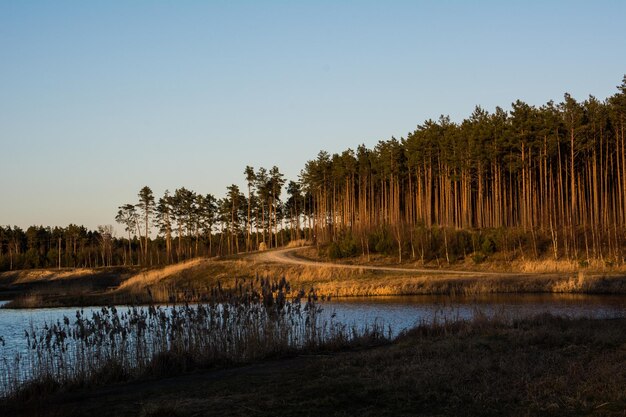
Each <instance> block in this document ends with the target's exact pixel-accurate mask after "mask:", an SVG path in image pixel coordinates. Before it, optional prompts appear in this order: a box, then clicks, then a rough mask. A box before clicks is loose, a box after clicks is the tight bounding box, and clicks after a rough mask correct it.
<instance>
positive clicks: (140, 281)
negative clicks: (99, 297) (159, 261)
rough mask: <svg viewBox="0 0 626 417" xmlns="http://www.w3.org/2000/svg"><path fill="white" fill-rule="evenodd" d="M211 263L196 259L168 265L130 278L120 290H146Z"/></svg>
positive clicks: (204, 259) (203, 259)
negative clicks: (184, 272) (147, 287)
mask: <svg viewBox="0 0 626 417" xmlns="http://www.w3.org/2000/svg"><path fill="white" fill-rule="evenodd" d="M205 262H209V261H208V260H207V259H206V258H195V259H190V260H188V261H185V262H181V263H178V264H174V265H168V266H165V267H162V268H156V269H150V270H147V271H142V272H139V273H137V274H136V275H134V276H132V277H130V278H129V279H127V280H126V281H124V282H123V283H122V285H120V289H122V290H124V289H136V288H145V287H146V286H150V285H154V284H156V283H158V282H160V281H163V280H164V279H168V278H172V277H175V276H178V275H179V274H180V273H181V272H183V271H186V270H189V269H192V268H195V267H197V266H198V265H202V264H204V263H205Z"/></svg>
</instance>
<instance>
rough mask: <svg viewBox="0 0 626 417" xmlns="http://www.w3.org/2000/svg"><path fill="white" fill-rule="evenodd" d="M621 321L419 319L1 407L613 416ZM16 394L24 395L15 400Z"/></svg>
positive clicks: (94, 411) (130, 412)
mask: <svg viewBox="0 0 626 417" xmlns="http://www.w3.org/2000/svg"><path fill="white" fill-rule="evenodd" d="M624 346H626V322H625V321H624V320H587V319H576V320H569V319H562V318H557V317H552V316H547V315H544V316H539V317H535V318H528V319H524V320H521V321H513V320H507V319H502V318H496V319H491V320H487V319H485V318H484V317H480V316H479V317H478V318H477V319H475V320H473V321H467V322H455V323H430V324H426V325H422V326H420V327H417V328H415V329H413V330H411V331H408V332H406V333H405V334H404V335H402V336H400V337H398V338H397V339H396V340H395V342H394V343H393V344H391V345H385V346H381V347H371V348H366V349H363V348H361V349H358V350H349V351H347V352H339V353H335V354H331V355H315V356H305V357H299V358H295V359H289V360H279V361H271V362H264V363H261V364H257V365H252V366H248V367H244V368H237V369H231V370H228V371H213V372H206V373H200V374H190V375H186V376H184V377H179V378H176V379H172V380H169V381H152V382H148V383H145V384H143V385H137V384H133V385H130V384H129V385H123V386H119V387H118V388H117V389H102V390H95V391H90V390H85V391H82V392H80V393H78V395H76V396H73V397H62V396H61V397H56V398H54V399H53V400H52V401H50V400H48V399H46V400H42V401H41V402H40V403H39V404H34V405H31V406H30V408H29V407H25V405H24V404H23V403H22V404H17V405H14V406H12V407H7V408H5V410H6V412H7V413H10V415H12V416H15V417H17V416H30V415H37V416H41V415H58V416H65V417H67V416H93V415H99V414H100V413H101V412H102V410H107V414H108V415H111V416H136V415H145V416H162V415H168V416H169V415H175V416H180V417H187V416H189V417H190V416H210V415H219V416H241V415H246V416H248V417H261V416H269V415H281V416H294V417H295V416H302V415H310V416H348V415H358V416H362V417H370V416H372V417H373V416H376V417H378V416H494V417H495V416H580V415H594V416H623V415H624V412H625V411H626V394H625V392H624V387H626V349H624ZM26 405H28V404H26Z"/></svg>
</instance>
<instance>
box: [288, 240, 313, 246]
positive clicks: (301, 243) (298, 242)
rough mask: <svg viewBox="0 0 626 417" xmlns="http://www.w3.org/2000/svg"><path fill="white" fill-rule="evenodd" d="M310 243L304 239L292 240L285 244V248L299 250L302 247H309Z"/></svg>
mask: <svg viewBox="0 0 626 417" xmlns="http://www.w3.org/2000/svg"><path fill="white" fill-rule="evenodd" d="M310 245H311V242H309V241H308V240H305V239H299V240H292V241H290V242H289V243H288V244H287V246H286V247H287V248H301V247H304V246H310Z"/></svg>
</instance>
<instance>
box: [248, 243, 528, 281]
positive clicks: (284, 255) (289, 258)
mask: <svg viewBox="0 0 626 417" xmlns="http://www.w3.org/2000/svg"><path fill="white" fill-rule="evenodd" d="M300 249H304V248H303V247H300V248H288V249H276V250H269V251H265V252H258V253H256V254H254V255H252V256H253V257H254V258H256V259H258V260H261V261H266V262H276V263H283V264H295V265H306V266H318V267H330V268H344V269H368V270H375V271H389V272H406V273H418V274H446V275H474V276H476V275H499V276H502V275H520V274H508V273H503V272H483V271H458V270H453V269H429V268H400V267H393V266H373V265H347V264H338V263H332V262H318V261H313V260H310V259H304V258H300V257H297V256H295V252H296V251H298V250H300Z"/></svg>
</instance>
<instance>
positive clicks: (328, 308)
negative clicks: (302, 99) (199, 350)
mask: <svg viewBox="0 0 626 417" xmlns="http://www.w3.org/2000/svg"><path fill="white" fill-rule="evenodd" d="M4 303H6V302H5V301H4V302H3V301H0V305H2V304H4ZM319 304H320V306H321V307H322V309H323V313H322V317H323V318H324V319H326V320H333V321H334V322H340V323H344V324H346V325H349V326H357V327H359V328H363V327H364V326H368V325H371V324H372V323H374V322H376V323H378V324H382V325H384V326H385V329H386V330H387V329H390V330H391V333H392V334H393V335H396V334H398V333H399V332H400V331H402V330H404V329H407V328H410V327H412V326H414V325H416V324H420V323H422V322H426V323H430V322H432V321H433V320H440V321H441V320H448V321H450V320H458V319H469V318H471V317H473V316H474V315H475V314H476V313H477V312H481V314H486V315H488V316H492V315H494V314H502V315H505V317H507V318H521V317H524V316H529V315H535V314H541V313H551V314H554V315H560V316H567V317H590V318H617V317H626V296H614V295H577V294H510V295H507V294H504V295H502V294H499V295H483V296H472V297H463V296H455V297H451V296H431V295H424V296H394V297H354V298H342V299H335V300H333V301H331V302H320V303H319ZM79 309H80V310H83V311H84V312H85V313H87V314H89V312H90V311H91V310H94V309H95V310H99V309H100V307H84V308H76V307H69V308H41V309H24V310H11V309H0V337H2V338H3V339H4V347H2V346H0V353H1V354H2V356H4V357H7V356H13V355H14V354H15V353H18V352H24V351H25V350H26V342H25V337H24V332H25V331H28V330H30V328H31V326H34V327H38V328H41V327H43V325H44V324H45V323H52V322H56V321H57V320H62V319H63V317H64V316H66V317H68V318H69V319H70V321H74V319H75V316H76V310H79ZM0 345H1V344H0ZM0 366H2V364H1V363H0Z"/></svg>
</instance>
